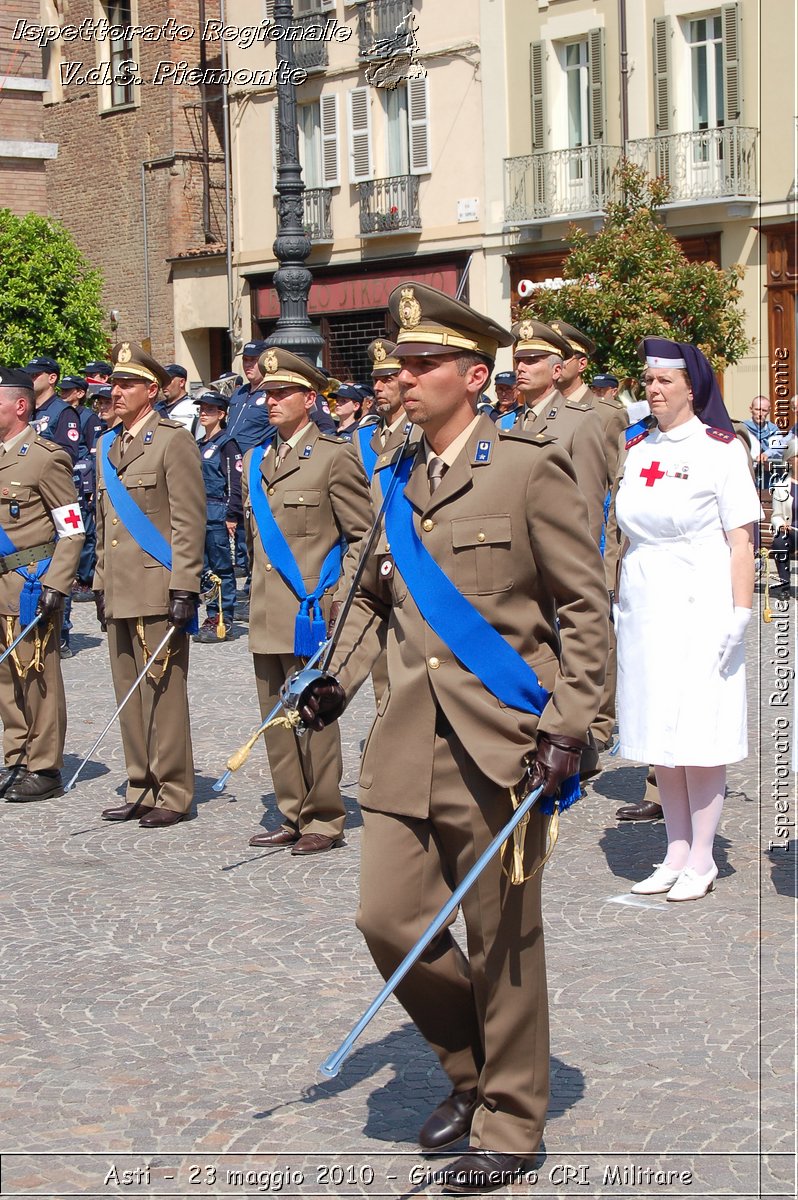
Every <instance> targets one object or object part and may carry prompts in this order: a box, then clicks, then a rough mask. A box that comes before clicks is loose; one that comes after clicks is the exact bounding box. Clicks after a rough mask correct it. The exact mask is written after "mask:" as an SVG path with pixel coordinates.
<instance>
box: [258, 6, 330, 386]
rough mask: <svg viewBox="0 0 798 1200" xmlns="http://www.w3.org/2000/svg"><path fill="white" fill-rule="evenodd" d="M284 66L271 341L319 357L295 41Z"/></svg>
mask: <svg viewBox="0 0 798 1200" xmlns="http://www.w3.org/2000/svg"><path fill="white" fill-rule="evenodd" d="M292 21H293V13H292V10H291V0H275V4H274V24H275V25H283V26H290V25H291V23H292ZM276 50H277V56H278V63H279V59H280V56H282V58H283V61H284V62H285V68H286V69H285V70H283V71H280V72H279V73H278V76H277V127H278V130H279V138H280V152H279V155H278V166H277V195H278V209H277V212H278V215H277V237H276V238H275V240H274V254H275V258H276V259H277V261H278V262H279V264H280V266H279V267H278V269H277V271H276V272H275V275H274V286H275V288H276V289H277V295H278V296H279V298H280V316H279V318H278V321H277V326H276V328H275V331H274V333H273V334H272V335H271V337H270V338H267V342H268V344H269V345H270V346H282V347H283V348H284V349H286V350H291V351H293V353H294V354H304V355H305V357H306V358H310V359H312V360H313V361H314V362H315V361H316V359H317V357H318V354H319V351H320V350H321V348H322V346H323V345H324V339H323V338H322V337H320V335H319V334H317V333H316V332H314V330H313V328H312V326H311V324H310V318H309V317H308V296H309V294H310V285H311V283H312V281H313V276H312V275H311V273H310V271H309V270H308V268H307V267H306V266H305V259H306V258H307V256H308V255H309V254H310V247H311V241H310V238H309V237H308V235H307V232H306V231H305V222H304V203H303V197H304V194H305V185H304V183H303V182H302V168H301V167H300V165H299V134H298V131H297V121H296V92H295V89H294V84H293V83H291V82H287V81H286V76H288V77H289V78H291V77H292V72H293V69H294V66H295V58H294V43H293V41H292V40H291V39H290V38H287V37H286V38H283V39H282V40H281V41H279V42H277V45H276Z"/></svg>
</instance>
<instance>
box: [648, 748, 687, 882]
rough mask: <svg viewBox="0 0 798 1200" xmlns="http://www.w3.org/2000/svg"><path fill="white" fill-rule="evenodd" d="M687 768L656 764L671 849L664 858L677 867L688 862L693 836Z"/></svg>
mask: <svg viewBox="0 0 798 1200" xmlns="http://www.w3.org/2000/svg"><path fill="white" fill-rule="evenodd" d="M685 771H686V768H685V767H657V766H655V767H654V772H655V774H656V776H657V787H658V788H659V802H660V804H661V805H662V811H663V814H664V816H665V830H666V832H667V834H668V853H667V854H666V855H665V858H664V860H663V862H664V863H665V865H666V866H668V867H670V868H671V869H672V870H674V871H681V870H682V868H683V867H685V866H686V865H687V856H688V855H689V853H690V844H691V842H692V837H693V827H692V822H691V820H690V800H689V797H688V793H687V776H686V774H685Z"/></svg>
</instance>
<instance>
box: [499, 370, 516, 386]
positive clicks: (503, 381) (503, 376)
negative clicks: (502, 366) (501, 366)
mask: <svg viewBox="0 0 798 1200" xmlns="http://www.w3.org/2000/svg"><path fill="white" fill-rule="evenodd" d="M493 382H494V383H495V384H497V385H498V387H515V385H516V384H517V383H518V376H517V375H516V373H515V371H499V373H498V375H494V377H493Z"/></svg>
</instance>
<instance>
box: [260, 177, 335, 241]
mask: <svg viewBox="0 0 798 1200" xmlns="http://www.w3.org/2000/svg"><path fill="white" fill-rule="evenodd" d="M302 199H303V202H304V212H303V217H304V225H305V233H306V234H307V235H308V237H309V238H310V240H311V241H312V242H331V241H332V240H333V229H332V217H331V216H330V205H331V203H332V192H331V191H330V189H329V188H305V191H304V195H303V197H302ZM278 202H279V196H275V198H274V206H275V208H277V205H278Z"/></svg>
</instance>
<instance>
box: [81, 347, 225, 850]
mask: <svg viewBox="0 0 798 1200" xmlns="http://www.w3.org/2000/svg"><path fill="white" fill-rule="evenodd" d="M113 358H114V371H113V375H112V376H111V380H112V395H113V406H114V412H115V413H116V414H118V416H119V417H120V418H121V421H120V424H119V426H117V427H116V428H115V429H114V430H109V431H108V432H107V433H104V434H103V435H102V436H101V437H100V441H99V448H98V452H97V460H98V461H97V472H98V479H97V570H96V572H95V576H94V590H95V592H96V593H97V615H98V617H99V618H100V621H101V622H103V621H105V622H107V625H108V652H109V654H110V658H111V674H112V675H113V680H114V691H115V692H116V698H117V701H119V700H121V699H122V697H123V696H124V695H125V694H126V692H128V690H129V689H130V687H131V686H132V684H133V681H134V680H135V678H136V676H137V675H138V673H139V671H141V669H142V667H143V666H144V663H145V662H146V661H147V659H148V658H149V657H150V655H151V654H152V651H153V650H154V649H155V647H156V646H157V645H158V643H159V642H160V641H161V639H162V638H163V636H164V634H165V633H166V631H167V629H168V628H169V626H170V625H174V626H176V628H177V632H176V633H175V634H173V636H172V639H171V641H170V642H169V643H168V644H167V647H166V650H165V651H164V653H163V656H162V658H161V659H159V661H158V663H157V664H156V665H155V666H154V667H153V668H152V670H151V671H150V672H149V673H148V675H147V677H146V679H145V680H144V682H143V683H142V684H141V686H140V687H139V689H138V690H137V691H136V692H135V693H134V695H133V696H132V697H131V698H130V700H129V701H128V703H127V704H126V705H125V707H124V708H123V709H122V713H121V715H120V718H119V720H120V725H121V729H122V743H123V746H124V750H125V764H126V767H127V774H128V785H127V795H126V803H125V804H123V805H121V806H119V807H116V808H107V809H105V811H104V812H103V814H102V815H103V817H104V818H105V820H106V821H128V820H130V819H131V818H133V817H139V818H140V820H139V824H140V825H142V826H144V827H145V828H147V829H157V828H161V827H164V826H167V825H174V824H176V823H177V822H178V821H181V820H182V819H183V818H184V817H185V816H187V815H188V812H189V809H190V807H191V801H192V798H193V795H194V761H193V756H192V749H191V731H190V728H189V717H188V697H187V693H186V678H187V675H188V649H189V638H188V637H187V635H186V632H185V630H186V626H187V625H189V624H190V623H192V622H193V620H194V619H195V616H196V606H197V598H198V592H199V578H200V572H201V570H202V556H203V548H204V542H205V488H204V487H203V484H202V472H201V470H200V458H199V451H198V450H197V444H196V442H195V441H194V438H193V437H192V436H191V434H190V433H189V432H188V430H186V429H184V428H183V427H182V426H181V425H179V424H177V423H176V422H175V421H170V420H168V419H167V418H166V417H162V416H161V415H160V414H159V413H157V412H155V411H154V405H155V402H156V400H157V399H158V393H159V390H160V388H161V387H164V386H166V385H168V383H169V378H170V377H169V375H168V374H167V373H166V371H165V370H164V368H163V367H162V366H161V365H160V363H157V362H156V361H155V359H153V358H151V357H150V355H149V354H146V353H145V351H144V350H142V348H141V346H139V345H137V344H136V343H135V342H120V343H119V344H118V345H116V346H115V347H114V349H113Z"/></svg>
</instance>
